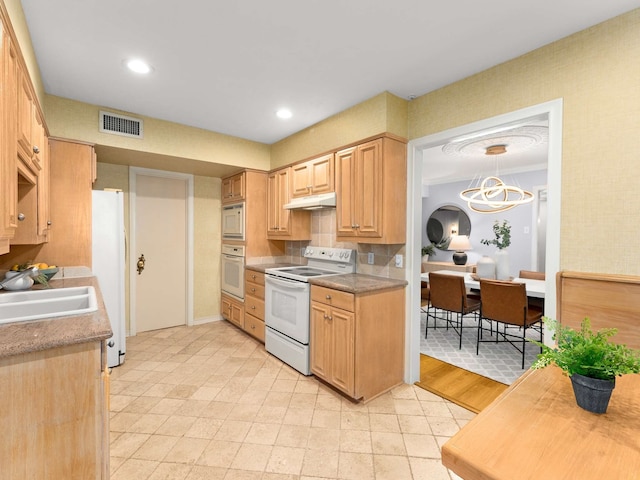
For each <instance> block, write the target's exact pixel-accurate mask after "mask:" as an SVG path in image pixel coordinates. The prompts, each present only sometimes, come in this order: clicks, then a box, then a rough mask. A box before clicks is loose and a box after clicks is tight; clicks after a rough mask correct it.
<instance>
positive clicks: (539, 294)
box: [420, 270, 545, 298]
mask: <svg viewBox="0 0 640 480" xmlns="http://www.w3.org/2000/svg"><path fill="white" fill-rule="evenodd" d="M437 273H442V274H445V275H453V276H456V277H464V284H465V286H466V287H467V288H472V289H475V290H480V280H479V279H478V277H477V276H476V275H475V274H473V273H469V272H458V271H455V270H438V271H437ZM420 280H421V281H424V282H428V281H429V273H428V272H425V273H421V274H420ZM510 280H511V281H512V282H515V283H524V284H525V288H526V290H527V297H535V298H544V294H545V281H544V280H536V279H533V278H520V277H515V278H513V279H510Z"/></svg>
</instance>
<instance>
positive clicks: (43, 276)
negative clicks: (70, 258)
mask: <svg viewBox="0 0 640 480" xmlns="http://www.w3.org/2000/svg"><path fill="white" fill-rule="evenodd" d="M31 267H36V268H37V269H38V274H37V275H36V276H35V277H33V281H34V282H35V283H40V284H42V285H44V286H45V287H48V286H49V280H51V279H52V278H53V276H54V275H55V274H56V273H58V271H59V270H60V269H59V268H58V267H56V266H55V265H47V264H46V263H44V262H40V263H32V262H25V263H19V264H16V265H14V266H13V267H11V269H10V270H9V271H8V272H7V273H6V276H7V278H8V277H10V276H13V275H15V274H16V273H18V272H22V271H23V270H26V269H27V268H31ZM27 288H29V287H27Z"/></svg>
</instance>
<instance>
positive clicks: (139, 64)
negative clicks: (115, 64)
mask: <svg viewBox="0 0 640 480" xmlns="http://www.w3.org/2000/svg"><path fill="white" fill-rule="evenodd" d="M126 65H127V67H128V68H129V70H131V71H132V72H136V73H149V72H151V66H150V65H149V64H148V63H146V62H144V61H142V60H138V59H134V60H128V61H127V62H126Z"/></svg>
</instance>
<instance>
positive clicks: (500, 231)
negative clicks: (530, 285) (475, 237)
mask: <svg viewBox="0 0 640 480" xmlns="http://www.w3.org/2000/svg"><path fill="white" fill-rule="evenodd" d="M493 234H494V236H495V238H492V239H490V240H488V239H482V240H480V243H482V244H484V245H495V246H496V247H497V248H498V251H497V252H496V254H495V262H496V278H497V279H498V280H509V278H510V276H509V253H508V252H507V247H508V246H509V245H511V225H510V224H509V222H508V221H507V220H503V221H502V223H500V222H499V221H498V220H496V221H495V223H494V224H493Z"/></svg>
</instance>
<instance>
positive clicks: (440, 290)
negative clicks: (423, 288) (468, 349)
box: [424, 272, 480, 348]
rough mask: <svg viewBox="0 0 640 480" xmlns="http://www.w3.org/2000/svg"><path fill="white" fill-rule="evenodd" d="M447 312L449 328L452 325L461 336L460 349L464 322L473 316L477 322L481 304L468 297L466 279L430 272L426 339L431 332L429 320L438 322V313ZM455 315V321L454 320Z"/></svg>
mask: <svg viewBox="0 0 640 480" xmlns="http://www.w3.org/2000/svg"><path fill="white" fill-rule="evenodd" d="M435 310H442V311H443V312H445V315H446V316H445V319H446V322H447V328H448V327H449V325H451V326H452V327H453V329H454V331H455V332H456V333H457V334H458V335H459V336H460V342H459V346H458V348H462V331H463V320H464V317H465V316H466V315H469V314H473V315H474V318H475V319H476V320H477V319H478V318H479V315H478V313H479V311H480V302H479V301H478V300H477V299H475V298H471V297H469V296H468V295H467V289H466V287H465V285H464V277H462V276H457V275H447V274H444V273H438V272H429V306H428V309H427V326H426V328H425V333H424V337H425V338H427V335H428V332H429V318H433V320H434V325H435V322H436V318H437V316H436V311H435ZM453 314H455V316H456V318H455V321H454V319H453Z"/></svg>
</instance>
